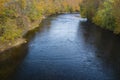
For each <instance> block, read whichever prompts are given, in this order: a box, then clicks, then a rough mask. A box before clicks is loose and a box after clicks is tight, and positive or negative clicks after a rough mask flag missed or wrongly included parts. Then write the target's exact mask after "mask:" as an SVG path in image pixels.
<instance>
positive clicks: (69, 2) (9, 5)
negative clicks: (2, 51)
mask: <svg viewBox="0 0 120 80" xmlns="http://www.w3.org/2000/svg"><path fill="white" fill-rule="evenodd" d="M80 2H81V0H0V42H9V41H14V40H15V39H17V38H20V37H22V36H23V34H24V33H25V32H26V31H27V30H28V29H29V28H30V27H31V23H34V22H35V21H37V20H40V19H42V18H43V17H44V16H48V15H51V14H57V13H60V12H75V11H79V10H80V9H79V3H80ZM32 26H34V25H32Z"/></svg>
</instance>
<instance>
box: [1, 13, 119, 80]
mask: <svg viewBox="0 0 120 80" xmlns="http://www.w3.org/2000/svg"><path fill="white" fill-rule="evenodd" d="M25 37H26V38H27V39H28V41H29V43H28V44H24V45H21V46H19V47H17V48H14V49H11V50H9V51H6V52H4V53H2V54H0V80H10V79H11V80H120V77H119V75H120V58H119V57H120V49H119V44H120V37H118V36H116V35H114V34H112V32H110V31H106V30H103V29H101V28H99V27H97V26H95V25H94V24H91V23H89V22H85V19H83V18H80V15H79V14H63V15H58V16H52V17H49V18H48V19H46V20H44V21H43V22H42V23H41V24H40V27H39V28H37V29H36V30H34V31H31V32H29V33H28V34H27V35H26V36H25Z"/></svg>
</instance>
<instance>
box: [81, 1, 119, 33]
mask: <svg viewBox="0 0 120 80" xmlns="http://www.w3.org/2000/svg"><path fill="white" fill-rule="evenodd" d="M80 7H81V8H80V12H81V16H82V17H86V18H88V20H90V21H92V22H93V23H95V24H97V25H98V26H101V27H102V28H105V29H109V30H111V31H113V32H114V33H116V34H120V0H82V2H81V5H80Z"/></svg>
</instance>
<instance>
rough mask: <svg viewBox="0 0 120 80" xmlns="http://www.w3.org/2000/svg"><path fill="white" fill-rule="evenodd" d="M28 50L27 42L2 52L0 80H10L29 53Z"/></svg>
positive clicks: (0, 56) (0, 55) (0, 57)
mask: <svg viewBox="0 0 120 80" xmlns="http://www.w3.org/2000/svg"><path fill="white" fill-rule="evenodd" d="M27 51H28V49H27V44H23V45H21V46H18V47H15V48H12V49H11V50H7V51H5V52H3V53H1V54H0V80H10V78H11V76H13V74H14V73H15V72H16V69H17V68H18V66H19V65H20V64H21V63H22V61H23V60H24V58H25V56H26V55H27V53H28V52H27Z"/></svg>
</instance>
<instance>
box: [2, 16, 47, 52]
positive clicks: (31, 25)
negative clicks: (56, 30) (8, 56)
mask: <svg viewBox="0 0 120 80" xmlns="http://www.w3.org/2000/svg"><path fill="white" fill-rule="evenodd" d="M45 18H46V17H45V16H43V17H42V18H40V19H39V20H36V21H34V22H31V23H29V24H28V26H29V27H28V29H27V30H25V32H24V33H23V34H22V37H20V38H17V39H15V40H14V41H8V42H5V43H1V44H0V53H2V52H4V51H6V50H9V49H11V48H14V47H17V46H20V45H22V44H25V43H27V40H26V39H25V38H23V36H25V35H26V34H27V33H28V32H29V31H31V30H34V29H35V28H37V27H39V24H40V23H41V22H42V20H43V19H45Z"/></svg>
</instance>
